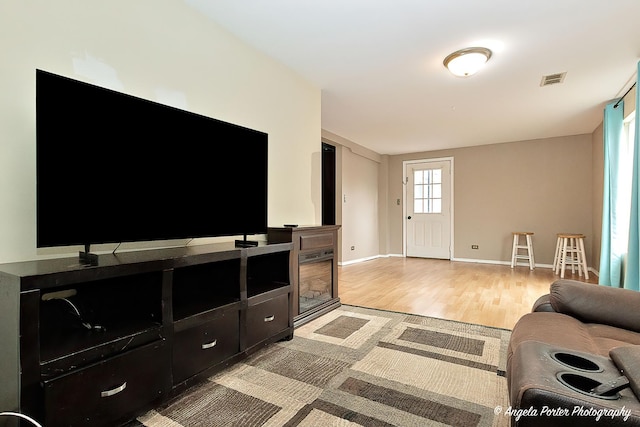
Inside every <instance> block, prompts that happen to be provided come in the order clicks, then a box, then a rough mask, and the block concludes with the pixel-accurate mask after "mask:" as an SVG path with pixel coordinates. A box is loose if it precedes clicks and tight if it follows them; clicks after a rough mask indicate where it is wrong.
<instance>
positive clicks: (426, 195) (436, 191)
mask: <svg viewBox="0 0 640 427" xmlns="http://www.w3.org/2000/svg"><path fill="white" fill-rule="evenodd" d="M413 206H414V209H413V212H414V213H441V212H442V169H426V170H415V171H413Z"/></svg>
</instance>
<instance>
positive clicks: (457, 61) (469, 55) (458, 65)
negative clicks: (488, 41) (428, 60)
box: [443, 47, 491, 77]
mask: <svg viewBox="0 0 640 427" xmlns="http://www.w3.org/2000/svg"><path fill="white" fill-rule="evenodd" d="M489 58H491V51H490V50H489V49H487V48H485V47H468V48H466V49H460V50H457V51H455V52H453V53H452V54H451V55H448V56H447V57H446V58H444V61H443V63H444V66H445V67H447V68H448V69H449V71H451V73H452V74H454V75H456V76H459V77H467V76H471V75H473V74H475V73H476V72H478V70H480V68H482V67H483V66H484V64H485V63H486V62H487V61H488V60H489Z"/></svg>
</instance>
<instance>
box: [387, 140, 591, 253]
mask: <svg viewBox="0 0 640 427" xmlns="http://www.w3.org/2000/svg"><path fill="white" fill-rule="evenodd" d="M440 157H453V158H454V233H455V237H454V253H453V257H454V259H470V260H481V261H490V262H508V261H509V260H510V257H511V241H512V240H511V239H512V236H511V232H512V231H533V232H534V233H535V235H534V252H535V255H536V262H537V263H539V264H549V265H550V264H551V263H552V262H553V255H554V249H555V244H556V234H557V233H559V232H575V233H584V234H585V235H586V236H587V238H586V241H585V244H586V251H587V258H588V260H591V253H592V249H591V248H592V244H593V236H594V235H593V214H592V212H593V209H594V208H593V185H594V184H593V151H592V137H591V135H577V136H568V137H559V138H548V139H540V140H534V141H520V142H512V143H505V144H494V145H486V146H478V147H468V148H460V149H453V150H442V151H433V152H425V153H415V154H410V155H398V156H390V159H389V172H388V175H389V202H388V203H389V206H388V208H389V236H390V244H389V248H390V249H389V250H390V253H392V254H401V253H402V252H403V248H402V237H403V234H402V233H403V230H402V227H403V218H402V206H398V205H396V204H395V200H396V199H398V198H400V199H402V162H403V161H405V160H416V159H429V158H440ZM474 244H477V245H479V249H478V250H473V249H471V245H474ZM590 265H591V264H590Z"/></svg>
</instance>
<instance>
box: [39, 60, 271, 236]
mask: <svg viewBox="0 0 640 427" xmlns="http://www.w3.org/2000/svg"><path fill="white" fill-rule="evenodd" d="M36 130H37V144H36V149H37V154H36V162H37V165H36V172H37V190H36V191H37V246H38V247H53V246H69V245H87V244H96V243H115V242H133V241H151V240H166V239H182V238H197V237H211V236H232V235H247V234H248V235H250V234H260V233H265V232H266V230H267V139H268V137H267V134H266V133H263V132H259V131H256V130H251V129H248V128H245V127H241V126H237V125H234V124H230V123H226V122H223V121H220V120H216V119H212V118H209V117H205V116H202V115H198V114H195V113H191V112H188V111H184V110H181V109H178V108H174V107H170V106H166V105H162V104H160V103H156V102H152V101H148V100H144V99H141V98H137V97H134V96H130V95H126V94H123V93H119V92H116V91H113V90H109V89H105V88H101V87H98V86H95V85H91V84H88V83H84V82H80V81H77V80H73V79H70V78H67V77H62V76H58V75H55V74H52V73H49V72H45V71H42V70H37V71H36Z"/></svg>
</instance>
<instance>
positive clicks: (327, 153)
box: [321, 142, 336, 225]
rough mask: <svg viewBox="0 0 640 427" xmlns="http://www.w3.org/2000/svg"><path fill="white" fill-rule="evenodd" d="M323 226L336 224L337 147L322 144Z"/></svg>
mask: <svg viewBox="0 0 640 427" xmlns="http://www.w3.org/2000/svg"><path fill="white" fill-rule="evenodd" d="M321 197H322V225H335V224H336V147H334V146H333V145H330V144H327V143H325V142H323V143H322V196H321Z"/></svg>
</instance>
